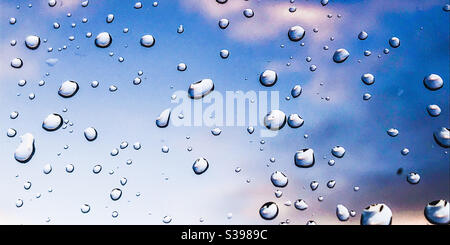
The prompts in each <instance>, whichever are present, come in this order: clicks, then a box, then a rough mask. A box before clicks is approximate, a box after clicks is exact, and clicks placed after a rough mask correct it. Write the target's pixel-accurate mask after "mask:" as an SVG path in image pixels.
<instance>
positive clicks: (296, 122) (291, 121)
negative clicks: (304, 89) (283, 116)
mask: <svg viewBox="0 0 450 245" xmlns="http://www.w3.org/2000/svg"><path fill="white" fill-rule="evenodd" d="M303 123H304V121H303V118H301V117H300V116H299V115H298V114H291V115H289V117H288V125H289V127H291V128H299V127H301V126H302V125H303Z"/></svg>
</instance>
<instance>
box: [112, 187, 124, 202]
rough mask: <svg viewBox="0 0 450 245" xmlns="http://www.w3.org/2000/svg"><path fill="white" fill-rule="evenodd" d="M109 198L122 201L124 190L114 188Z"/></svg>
mask: <svg viewBox="0 0 450 245" xmlns="http://www.w3.org/2000/svg"><path fill="white" fill-rule="evenodd" d="M109 196H110V197H111V199H112V200H113V201H117V200H119V199H120V197H121V196H122V190H121V189H119V188H114V189H113V190H112V191H111V193H110V194H109Z"/></svg>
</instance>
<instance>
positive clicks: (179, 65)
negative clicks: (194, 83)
mask: <svg viewBox="0 0 450 245" xmlns="http://www.w3.org/2000/svg"><path fill="white" fill-rule="evenodd" d="M186 69H187V65H186V64H185V63H180V64H178V65H177V70H178V71H185V70H186Z"/></svg>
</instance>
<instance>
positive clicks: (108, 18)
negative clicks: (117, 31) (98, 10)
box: [106, 14, 114, 23]
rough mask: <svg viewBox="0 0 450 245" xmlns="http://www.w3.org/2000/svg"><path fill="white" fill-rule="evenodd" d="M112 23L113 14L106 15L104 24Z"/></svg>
mask: <svg viewBox="0 0 450 245" xmlns="http://www.w3.org/2000/svg"><path fill="white" fill-rule="evenodd" d="M113 21H114V15H113V14H108V15H107V16H106V23H111V22H113Z"/></svg>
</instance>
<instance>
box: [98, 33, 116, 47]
mask: <svg viewBox="0 0 450 245" xmlns="http://www.w3.org/2000/svg"><path fill="white" fill-rule="evenodd" d="M94 43H95V46H97V47H99V48H107V47H109V45H111V43H112V37H111V35H109V33H107V32H101V33H99V34H98V35H97V37H96V38H95V41H94Z"/></svg>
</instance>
